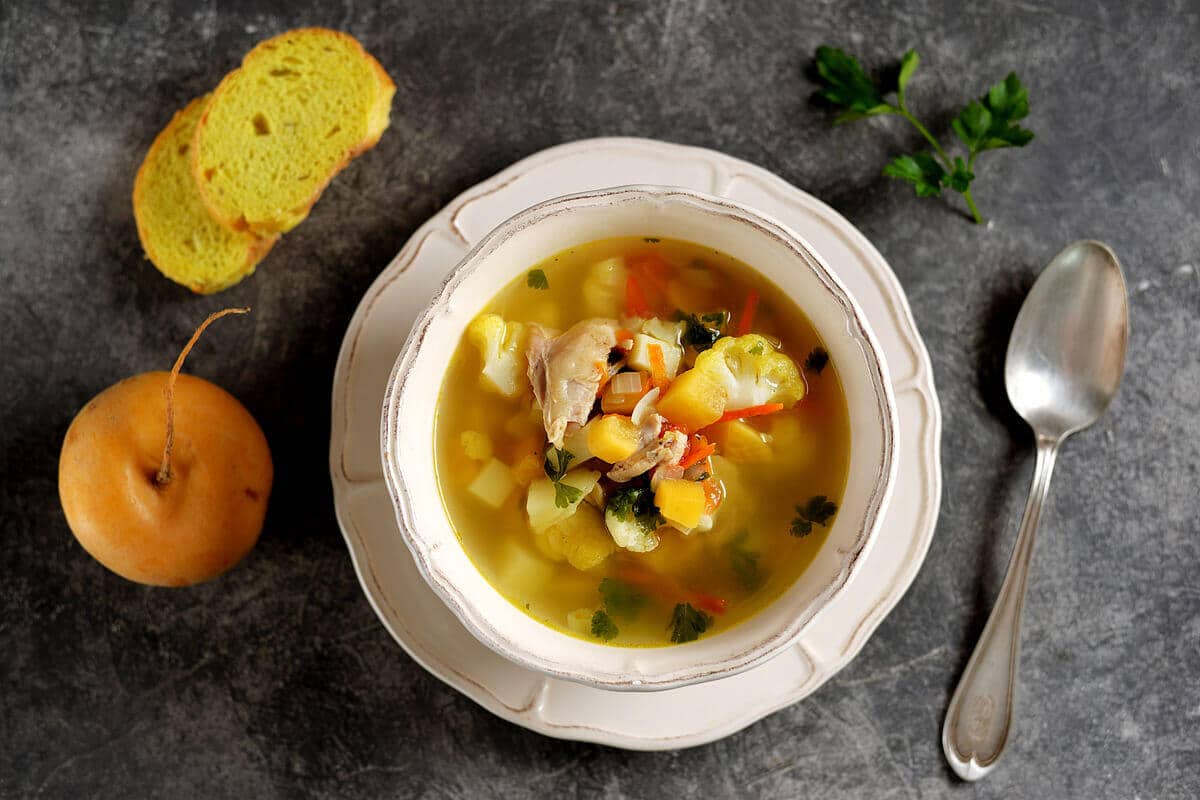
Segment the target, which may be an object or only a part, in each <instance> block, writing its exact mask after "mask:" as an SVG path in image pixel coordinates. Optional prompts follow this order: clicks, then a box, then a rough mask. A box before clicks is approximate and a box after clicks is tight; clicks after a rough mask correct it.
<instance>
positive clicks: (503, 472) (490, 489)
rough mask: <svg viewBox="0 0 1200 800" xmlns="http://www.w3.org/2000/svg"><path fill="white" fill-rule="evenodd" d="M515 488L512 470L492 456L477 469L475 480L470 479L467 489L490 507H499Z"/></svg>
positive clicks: (515, 483) (515, 482)
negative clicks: (481, 467)
mask: <svg viewBox="0 0 1200 800" xmlns="http://www.w3.org/2000/svg"><path fill="white" fill-rule="evenodd" d="M515 488H517V481H516V479H515V478H514V477H513V474H512V470H511V469H509V468H508V467H507V466H506V465H505V464H504V463H503V462H502V461H500V460H498V459H495V458H493V459H492V460H490V461H488V463H487V464H485V465H484V467H483V469H481V470H480V471H479V474H478V475H476V476H475V480H473V481H471V485H470V486H468V487H467V491H469V492H470V493H471V494H473V495H475V496H476V497H478V498H479V499H480V500H482V501H483V502H485V503H487V504H488V505H489V506H491V507H492V508H499V507H500V506H502V505H504V501H505V500H507V499H508V496H509V495H510V494H512V491H513V489H515Z"/></svg>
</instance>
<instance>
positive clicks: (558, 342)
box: [526, 319, 617, 447]
mask: <svg viewBox="0 0 1200 800" xmlns="http://www.w3.org/2000/svg"><path fill="white" fill-rule="evenodd" d="M529 327H530V334H529V347H528V349H527V351H526V357H527V359H528V362H529V383H530V384H531V385H532V386H533V394H534V397H536V398H537V401H538V403H539V404H540V405H541V407H542V423H543V425H544V426H545V428H546V438H547V439H549V440H550V443H551V444H553V445H554V446H555V447H562V443H563V437H564V436H566V434H567V432H568V426H569V425H572V426H579V425H583V424H585V423H586V422H587V420H588V415H589V414H591V412H592V406H594V405H595V403H596V394H597V392H599V390H600V386H601V384H602V383H603V382H605V381H606V380H607V379H608V377H609V375H610V370H611V365H610V364H609V363H608V355H609V353H611V352H612V350H613V348H614V347H616V345H617V333H616V328H617V323H616V322H615V321H614V320H611V319H585V320H582V321H580V322H577V323H575V324H574V325H572V326H571V327H570V328H568V329H567V331H566V332H565V333H563V334H561V335H559V336H554V335H553V333H552V332H550V331H547V330H546V329H545V328H542V327H541V326H539V325H530V326H529Z"/></svg>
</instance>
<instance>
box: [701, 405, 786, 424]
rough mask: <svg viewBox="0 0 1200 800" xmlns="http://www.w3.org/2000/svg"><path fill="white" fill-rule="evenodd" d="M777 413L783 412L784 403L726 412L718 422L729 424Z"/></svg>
mask: <svg viewBox="0 0 1200 800" xmlns="http://www.w3.org/2000/svg"><path fill="white" fill-rule="evenodd" d="M776 411H783V403H763V404H762V405H761V406H749V407H747V408H738V409H735V410H733V411H726V412H725V413H724V414H722V415H721V418H720V419H718V420H717V422H715V423H713V424H714V425H715V424H718V423H721V422H729V421H730V420H734V419H745V418H746V417H761V416H763V415H764V414H774V413H775V412H776Z"/></svg>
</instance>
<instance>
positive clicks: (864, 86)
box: [816, 47, 1033, 223]
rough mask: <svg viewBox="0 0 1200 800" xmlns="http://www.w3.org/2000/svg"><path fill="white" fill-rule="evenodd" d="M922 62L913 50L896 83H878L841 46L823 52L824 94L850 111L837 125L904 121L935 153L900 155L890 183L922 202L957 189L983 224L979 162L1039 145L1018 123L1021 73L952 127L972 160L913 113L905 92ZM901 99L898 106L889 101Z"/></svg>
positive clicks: (1022, 110)
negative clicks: (975, 190) (976, 187)
mask: <svg viewBox="0 0 1200 800" xmlns="http://www.w3.org/2000/svg"><path fill="white" fill-rule="evenodd" d="M920 61H921V59H920V57H918V56H917V52H916V51H915V50H909V51H908V52H907V53H905V54H904V56H903V58H901V60H900V70H899V72H898V73H897V74H896V75H895V77H894V79H892V78H890V77H889V78H888V79H887V80H886V81H875V80H872V79H871V77H870V76H869V75H867V73H866V71H865V70H864V69H863V68H862V65H861V64H860V63H859V62H858V59H856V58H855V57H854V56H851V55H848V54H847V53H846V52H845V51H844V50H840V49H838V48H835V47H818V48H817V56H816V62H817V73H818V75H819V76H820V79H821V83H822V87H823V88H822V89H821V91H820V95H821V96H822V97H824V98H825V99H826V100H828V101H829V102H831V103H833V104H834V105H836V106H841V107H843V108H844V109H845V111H843V112H842V113H841V114H839V115H838V116H837V118H836V119H835V120H834V122H835V124H836V123H842V122H850V121H852V120H856V119H864V118H866V117H876V116H881V115H894V116H899V117H903V118H904V119H906V120H908V122H909V123H911V124H912V126H913V127H915V128H916V129H917V131H919V132H920V134H921V136H923V137H924V138H925V141H927V142H929V145H930V147H932V148H933V152H932V153H930V152H928V151H924V150H923V151H920V152H918V153H913V154H912V155H903V156H899V157H897V158H895V159H893V160H892V161H891V163H889V164H888V165H887V166H886V167H884V168H883V174H884V175H887V176H888V177H890V178H897V179H899V180H903V181H908V182H909V183H911V184H912V187H913V190H914V191H915V192H916V193H917V196H918V197H938V196H940V195H941V193H942V190H943V189H952V190H954V191H956V192H958V193H959V194H961V195H962V196H963V200H965V201H966V204H967V208H968V209H970V211H971V217H972V218H973V219H974V220H975V222H976V223H981V222H983V217H982V216H980V214H979V209H978V208H977V207H976V205H975V198H973V197H972V196H971V183H972V182H973V181H974V180H975V171H974V170H975V159H976V158H978V157H979V155H980V154H981V153H984V152H986V151H988V150H997V149H1000V148H1003V147H1024V146H1025V145H1027V144H1029V142H1031V141H1032V140H1033V133H1032V132H1031V131H1029V130H1028V129H1026V128H1022V127H1021V126H1020V125H1019V124H1018V120H1022V119H1024V118H1025V117H1027V116H1028V115H1029V92H1028V91H1027V90H1026V88H1025V87H1024V86H1023V85H1022V84H1021V80H1020V79H1019V78H1018V77H1017V75H1016V73H1015V72H1010V73H1009V74H1008V77H1006V78H1005V79H1004V80H1002V81H1000V82H999V83H997V84H995V85H994V86H992V87H991V88H990V89H988V91H987V93H986V94H984V95H983V97H981V98H980V99H979V100H972V101H971V102H970V103H968V104H967V106H966V108H964V109H963V110H962V111H961V112H960V113H959V115H958V116H957V117H956V118H955V119H954V121H953V122H951V123H950V127H951V128H953V129H954V133H955V134H956V135H957V136H958V138H959V140H960V141H961V142H962V144H963V146H964V147H965V149H966V152H967V155H966V158H965V159H964V158H963V157H962V156H954V157H951V156H950V155H949V153H947V152H946V150H945V148H943V147H942V145H941V143H940V142H938V140H937V139H936V138H934V136H933V134H932V133H930V132H929V129H928V128H926V127H925V126H924V125H923V124H921V121H920V120H918V119H917V118H916V117H915V116H914V115H913V113H912V112H911V111H910V110H909V107H908V103H907V101H906V99H905V95H904V90H905V88H906V87H907V86H908V82H909V80H911V79H912V76H913V73H914V72H916V71H917V65H918V64H920ZM891 94H895V95H896V102H895V103H892V102H889V101H888V100H887V97H888V95H891Z"/></svg>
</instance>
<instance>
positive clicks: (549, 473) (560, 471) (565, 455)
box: [542, 447, 583, 508]
mask: <svg viewBox="0 0 1200 800" xmlns="http://www.w3.org/2000/svg"><path fill="white" fill-rule="evenodd" d="M574 460H575V454H574V453H572V452H571V451H570V450H567V449H566V448H564V447H551V448H550V449H549V450H547V451H546V460H545V461H544V462H543V463H542V469H543V470H545V472H546V477H547V478H549V479H550V481H551V482H552V483H553V484H554V505H555V506H556V507H558V508H568V507H569V506H570V505H571V504H572V503H575V502H578V501H579V498H581V497H583V490H582V489H579V488H577V487H575V486H572V485H571V484H569V483H563V482H562V479H563V476H565V475H566V474H567V467H568V466H570V464H571V462H572V461H574Z"/></svg>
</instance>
